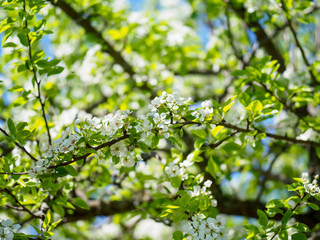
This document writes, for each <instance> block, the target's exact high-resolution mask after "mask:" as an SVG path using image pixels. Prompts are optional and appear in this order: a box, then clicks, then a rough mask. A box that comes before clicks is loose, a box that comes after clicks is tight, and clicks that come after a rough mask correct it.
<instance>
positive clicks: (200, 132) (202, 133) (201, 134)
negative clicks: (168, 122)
mask: <svg viewBox="0 0 320 240" xmlns="http://www.w3.org/2000/svg"><path fill="white" fill-rule="evenodd" d="M191 132H192V133H193V134H194V135H196V136H197V137H199V138H201V139H206V137H207V133H206V131H205V130H203V129H197V130H192V131H191Z"/></svg>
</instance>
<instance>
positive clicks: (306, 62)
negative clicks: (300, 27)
mask: <svg viewBox="0 0 320 240" xmlns="http://www.w3.org/2000/svg"><path fill="white" fill-rule="evenodd" d="M281 7H282V9H283V11H284V13H285V14H284V15H285V17H286V19H287V21H288V25H289V28H290V30H291V33H292V35H293V38H294V40H295V42H296V44H297V46H298V48H299V50H300V52H301V55H302V58H303V61H304V63H305V65H306V66H307V68H308V71H309V74H310V76H311V78H312V82H313V84H318V81H317V79H316V77H315V75H314V74H313V72H312V70H311V69H310V63H309V61H308V59H307V56H306V54H305V52H304V50H303V47H302V45H301V43H300V42H299V39H298V36H297V33H296V30H295V29H294V27H293V25H292V21H291V17H290V16H289V11H288V8H287V5H286V4H285V2H284V0H281Z"/></svg>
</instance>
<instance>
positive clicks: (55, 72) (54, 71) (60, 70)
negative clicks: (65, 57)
mask: <svg viewBox="0 0 320 240" xmlns="http://www.w3.org/2000/svg"><path fill="white" fill-rule="evenodd" d="M63 70H64V68H63V67H55V68H52V69H51V70H49V71H48V76H51V75H56V74H59V73H61V72H62V71H63Z"/></svg>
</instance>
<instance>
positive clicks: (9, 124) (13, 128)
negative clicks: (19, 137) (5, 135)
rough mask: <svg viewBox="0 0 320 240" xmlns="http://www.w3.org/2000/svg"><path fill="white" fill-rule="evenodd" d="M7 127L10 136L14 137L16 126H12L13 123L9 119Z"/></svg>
mask: <svg viewBox="0 0 320 240" xmlns="http://www.w3.org/2000/svg"><path fill="white" fill-rule="evenodd" d="M7 125H8V128H9V131H10V132H11V134H12V135H15V134H16V131H17V130H16V126H15V125H14V122H13V121H12V119H11V118H8V121H7Z"/></svg>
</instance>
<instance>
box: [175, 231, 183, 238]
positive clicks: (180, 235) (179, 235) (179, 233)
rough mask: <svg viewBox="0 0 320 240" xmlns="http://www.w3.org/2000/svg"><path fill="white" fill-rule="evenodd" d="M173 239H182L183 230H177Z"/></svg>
mask: <svg viewBox="0 0 320 240" xmlns="http://www.w3.org/2000/svg"><path fill="white" fill-rule="evenodd" d="M172 239H173V240H182V239H183V233H182V232H181V231H175V232H174V233H172Z"/></svg>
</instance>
